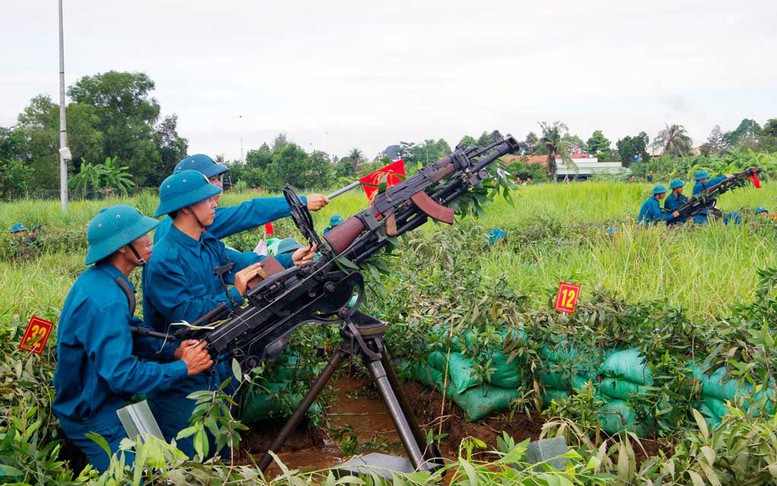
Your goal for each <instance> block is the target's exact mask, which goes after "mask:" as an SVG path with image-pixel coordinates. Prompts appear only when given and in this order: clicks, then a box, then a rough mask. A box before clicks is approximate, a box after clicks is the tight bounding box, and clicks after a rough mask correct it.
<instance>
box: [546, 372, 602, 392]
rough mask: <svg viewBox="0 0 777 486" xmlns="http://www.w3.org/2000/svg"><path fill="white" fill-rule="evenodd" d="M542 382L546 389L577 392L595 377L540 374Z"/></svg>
mask: <svg viewBox="0 0 777 486" xmlns="http://www.w3.org/2000/svg"><path fill="white" fill-rule="evenodd" d="M537 376H538V377H539V379H540V381H541V382H542V384H543V385H545V387H546V388H555V389H558V390H565V391H567V390H576V389H578V388H582V387H583V386H585V384H586V383H588V381H590V380H591V379H593V377H587V376H584V375H571V376H570V375H565V374H564V373H538V374H537Z"/></svg>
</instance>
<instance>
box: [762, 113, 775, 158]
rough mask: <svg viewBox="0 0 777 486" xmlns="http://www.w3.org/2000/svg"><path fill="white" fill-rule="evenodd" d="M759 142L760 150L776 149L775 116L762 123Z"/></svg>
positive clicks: (773, 150)
mask: <svg viewBox="0 0 777 486" xmlns="http://www.w3.org/2000/svg"><path fill="white" fill-rule="evenodd" d="M760 142H761V143H760V148H761V150H765V151H768V152H775V151H777V118H772V119H770V120H767V121H766V123H764V127H763V130H761V140H760Z"/></svg>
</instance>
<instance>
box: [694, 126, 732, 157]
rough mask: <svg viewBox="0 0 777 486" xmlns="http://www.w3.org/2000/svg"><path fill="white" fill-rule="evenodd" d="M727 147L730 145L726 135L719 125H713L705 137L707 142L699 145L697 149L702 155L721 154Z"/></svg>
mask: <svg viewBox="0 0 777 486" xmlns="http://www.w3.org/2000/svg"><path fill="white" fill-rule="evenodd" d="M729 147H730V145H729V144H728V143H727V142H726V137H725V135H724V134H723V131H722V130H721V129H720V125H715V126H714V127H712V131H711V132H710V135H709V137H707V142H706V143H704V144H703V145H702V146H701V147H699V150H700V151H701V154H702V155H707V156H709V155H722V154H724V153H725V152H726V151H727V150H728V149H729Z"/></svg>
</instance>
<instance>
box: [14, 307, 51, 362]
mask: <svg viewBox="0 0 777 486" xmlns="http://www.w3.org/2000/svg"><path fill="white" fill-rule="evenodd" d="M53 327H54V323H52V322H49V321H47V320H46V319H41V318H40V317H35V316H32V317H31V318H30V323H29V324H27V330H26V331H24V336H22V342H20V343H19V349H21V350H22V351H28V352H33V353H35V354H38V355H40V354H43V347H44V346H46V341H48V339H49V336H50V335H51V329H52V328H53Z"/></svg>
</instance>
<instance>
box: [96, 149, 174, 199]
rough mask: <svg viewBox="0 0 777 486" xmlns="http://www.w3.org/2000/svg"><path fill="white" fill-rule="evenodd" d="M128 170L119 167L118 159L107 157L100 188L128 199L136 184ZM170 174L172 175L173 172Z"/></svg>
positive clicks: (124, 166)
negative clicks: (129, 192) (128, 194)
mask: <svg viewBox="0 0 777 486" xmlns="http://www.w3.org/2000/svg"><path fill="white" fill-rule="evenodd" d="M127 169H129V167H127V166H126V165H121V166H120V165H119V162H118V158H117V157H113V158H111V157H106V159H105V162H104V163H103V167H102V180H101V181H100V182H101V183H100V188H101V189H103V190H106V192H109V193H112V192H117V193H119V194H121V195H122V196H124V197H126V196H127V193H128V191H129V190H130V189H131V188H133V187H135V182H133V180H132V177H131V176H130V174H129V173H128V172H127ZM170 173H172V170H171V171H170ZM160 183H161V182H160Z"/></svg>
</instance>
